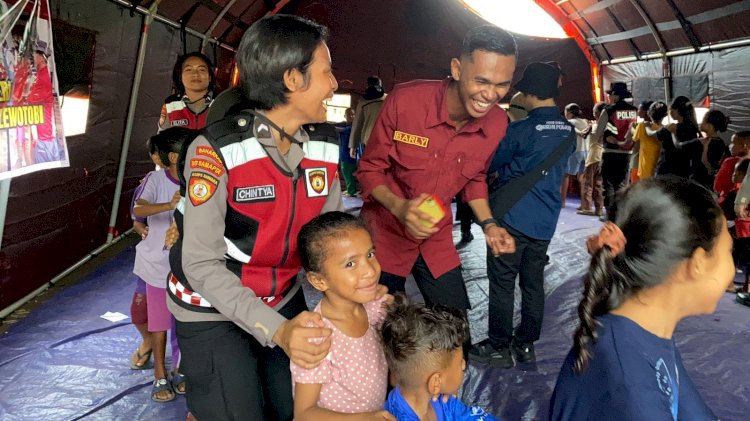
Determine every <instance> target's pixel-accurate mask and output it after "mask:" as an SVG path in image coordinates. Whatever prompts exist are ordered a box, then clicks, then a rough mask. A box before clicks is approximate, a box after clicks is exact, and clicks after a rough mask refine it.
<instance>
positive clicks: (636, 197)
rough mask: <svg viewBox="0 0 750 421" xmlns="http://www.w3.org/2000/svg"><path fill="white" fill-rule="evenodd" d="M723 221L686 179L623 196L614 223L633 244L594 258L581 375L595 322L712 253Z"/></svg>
mask: <svg viewBox="0 0 750 421" xmlns="http://www.w3.org/2000/svg"><path fill="white" fill-rule="evenodd" d="M722 218H723V212H722V210H721V208H720V207H719V205H717V204H716V200H715V199H714V197H713V195H712V193H711V192H710V191H708V190H707V189H706V188H705V187H703V186H701V185H699V184H697V183H696V182H694V181H690V180H686V179H683V178H678V177H674V176H664V177H662V176H659V177H650V178H647V179H645V180H641V181H639V182H638V183H636V184H634V185H632V186H630V187H628V188H626V189H624V190H622V191H620V192H619V193H618V198H617V200H616V201H615V206H614V207H613V208H612V210H611V211H610V220H611V221H612V222H614V223H615V224H616V225H617V226H618V227H620V229H621V230H622V233H623V235H624V236H625V239H626V240H627V243H626V245H625V249H624V250H623V251H622V252H620V253H619V254H617V255H613V254H612V253H611V250H610V248H609V247H608V246H604V247H602V248H601V249H600V250H598V251H596V252H595V253H594V254H593V255H592V256H591V264H590V266H589V272H588V274H587V275H586V279H585V281H584V291H583V298H582V300H581V302H580V304H579V305H578V316H579V318H580V321H581V323H580V326H579V328H578V330H577V331H576V333H575V337H574V350H575V352H576V354H577V357H576V361H575V370H576V372H578V373H581V372H583V371H584V370H585V369H586V367H587V364H588V360H589V358H590V353H589V344H590V343H591V342H593V341H595V340H596V327H597V322H596V320H595V319H596V318H597V317H599V316H601V315H603V314H606V313H608V312H609V311H610V310H612V309H615V308H617V307H619V306H620V305H621V304H622V303H623V302H624V301H625V300H627V299H628V298H630V297H632V296H634V295H635V294H637V293H638V292H640V291H642V290H645V289H648V288H651V287H653V286H656V285H659V284H661V283H662V282H664V281H665V280H666V279H667V278H668V277H669V276H670V274H671V273H672V271H673V270H674V268H675V267H676V266H677V265H678V264H679V263H680V262H682V261H683V260H685V259H688V258H690V256H692V254H693V252H694V251H695V250H696V249H697V248H699V247H700V248H702V249H703V250H706V251H707V252H711V251H712V250H713V248H714V245H715V243H716V241H717V239H718V238H719V235H720V233H721V230H722ZM724 229H726V228H724ZM706 282H708V281H706Z"/></svg>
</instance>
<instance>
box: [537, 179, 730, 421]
mask: <svg viewBox="0 0 750 421" xmlns="http://www.w3.org/2000/svg"><path fill="white" fill-rule="evenodd" d="M613 211H614V212H613V213H612V214H611V218H612V219H611V222H608V223H607V224H606V225H605V226H604V228H602V232H601V233H600V234H599V235H598V236H595V237H591V238H590V239H589V240H588V242H587V246H588V249H589V252H590V253H592V256H591V266H590V268H589V273H588V275H587V277H586V280H585V284H584V292H583V299H582V300H581V303H580V304H579V306H578V314H579V316H580V327H579V328H578V330H577V331H576V333H575V338H574V345H573V349H572V350H571V351H570V353H569V354H568V356H567V358H566V359H565V362H564V363H563V366H562V368H561V369H560V374H559V377H558V378H557V384H556V386H555V390H554V392H553V395H552V401H551V403H550V413H549V419H550V420H608V421H617V420H628V421H629V420H650V421H659V420H664V421H677V420H701V421H702V420H716V419H717V417H716V415H714V414H713V412H711V409H709V407H708V406H707V405H706V403H705V402H704V401H703V399H702V398H701V396H700V394H699V393H698V391H697V390H696V388H695V385H694V384H693V382H692V380H690V376H689V375H688V372H687V370H686V369H685V366H684V365H683V362H682V358H681V356H680V352H679V350H678V349H677V347H676V346H675V342H674V339H673V337H672V335H673V332H674V330H675V327H676V326H677V323H678V322H679V321H680V320H682V319H683V318H685V317H687V316H691V315H697V314H710V313H713V311H714V310H715V309H716V304H717V302H718V301H719V298H720V297H721V296H722V294H723V293H724V290H725V289H726V288H727V286H728V285H729V284H731V282H732V279H733V278H734V262H733V261H732V239H731V237H730V235H729V232H728V230H727V223H726V219H725V218H724V215H723V213H722V211H721V208H720V207H719V206H718V205H717V204H716V201H715V200H714V198H713V196H712V195H711V192H709V191H708V190H707V189H705V188H704V187H702V186H700V185H698V184H697V183H695V182H693V181H688V180H685V179H682V178H677V177H674V176H669V177H655V178H648V179H645V180H641V181H639V182H638V183H636V184H634V185H633V186H631V187H630V188H628V189H627V190H626V191H625V192H624V193H622V196H621V197H620V198H618V200H617V201H616V202H615V207H614V209H613Z"/></svg>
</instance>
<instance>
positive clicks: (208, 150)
mask: <svg viewBox="0 0 750 421" xmlns="http://www.w3.org/2000/svg"><path fill="white" fill-rule="evenodd" d="M195 154H196V155H203V156H207V157H209V158H212V159H213V160H214V161H216V163H217V164H222V165H223V163H222V162H221V158H220V157H219V154H218V153H216V151H215V150H214V148H212V147H210V146H198V147H197V148H196V149H195Z"/></svg>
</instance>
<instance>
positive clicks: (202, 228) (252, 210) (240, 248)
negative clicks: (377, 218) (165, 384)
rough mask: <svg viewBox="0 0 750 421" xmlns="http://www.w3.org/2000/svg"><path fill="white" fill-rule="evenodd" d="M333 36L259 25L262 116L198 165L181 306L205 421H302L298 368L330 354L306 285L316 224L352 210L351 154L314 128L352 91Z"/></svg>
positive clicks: (216, 145)
mask: <svg viewBox="0 0 750 421" xmlns="http://www.w3.org/2000/svg"><path fill="white" fill-rule="evenodd" d="M326 34H327V30H326V28H325V27H323V26H320V25H318V24H316V23H314V22H312V21H309V20H307V19H304V18H300V17H296V16H290V15H275V16H270V17H267V18H264V19H261V20H259V21H257V22H255V23H254V24H253V25H252V26H251V27H250V29H248V30H247V32H246V33H245V35H244V36H243V38H242V42H241V43H240V46H239V49H238V51H237V62H238V66H239V71H240V78H241V81H242V83H243V85H244V88H245V93H246V96H247V99H248V100H249V102H250V103H252V104H253V107H254V109H253V110H244V111H241V112H240V113H238V114H235V115H231V116H228V117H226V118H224V119H223V120H219V121H217V122H216V123H213V124H211V125H210V126H208V127H207V128H206V130H205V131H204V134H203V135H201V136H198V137H197V138H196V140H195V141H193V142H192V144H191V145H190V146H189V147H188V148H187V151H186V156H185V157H184V170H183V180H182V181H183V183H184V184H183V185H185V186H186V187H185V190H186V191H185V192H184V194H183V196H184V197H185V198H184V199H183V200H182V202H181V203H180V205H178V208H177V212H175V220H176V222H177V226H178V228H179V230H180V239H179V240H178V241H177V243H176V244H174V246H173V247H172V249H171V253H170V264H171V268H172V275H171V276H170V278H169V280H168V288H167V289H168V295H169V297H168V298H167V301H168V306H169V309H170V311H172V313H173V314H174V316H175V318H176V319H177V335H178V338H179V341H180V347H181V348H182V352H183V358H182V364H181V367H180V368H181V370H182V372H183V373H184V374H185V375H186V376H187V385H188V389H187V404H188V409H189V410H190V411H191V413H192V414H193V415H195V417H196V418H197V419H198V420H249V419H253V420H262V419H266V420H291V419H292V417H293V404H294V402H293V399H292V380H291V375H290V371H289V359H290V358H291V359H292V360H293V361H294V362H295V363H296V364H298V365H300V366H302V367H305V368H311V367H315V366H317V365H318V364H319V363H320V362H321V361H322V360H323V358H324V357H325V356H326V354H327V353H328V349H329V347H330V338H329V336H330V333H331V332H330V330H329V329H325V328H323V327H322V326H323V324H322V320H321V319H320V315H319V314H317V313H310V312H308V311H306V310H307V305H306V303H305V298H304V295H303V294H302V290H301V288H300V286H299V284H298V283H297V282H296V280H297V274H298V272H299V270H300V260H299V256H298V254H297V243H296V239H297V233H298V232H299V230H300V229H301V227H302V225H304V224H305V223H307V222H308V221H310V220H311V219H312V218H313V217H315V216H316V215H319V214H321V213H324V212H328V211H332V210H342V209H343V204H342V202H341V187H340V185H339V180H338V171H337V168H338V158H339V149H338V144H331V143H328V142H323V141H313V140H310V139H309V137H308V135H307V133H306V132H305V131H304V130H303V129H302V126H303V125H304V124H306V123H321V122H324V121H325V120H326V109H325V106H324V105H323V101H325V100H326V99H330V98H331V97H332V96H333V93H334V92H335V91H336V89H337V87H338V84H337V82H336V78H335V77H334V76H333V73H332V71H331V58H330V53H329V51H328V47H327V45H326ZM382 289H383V290H385V287H383V288H382ZM382 293H384V291H382V292H381V294H382ZM313 338H316V339H315V340H313Z"/></svg>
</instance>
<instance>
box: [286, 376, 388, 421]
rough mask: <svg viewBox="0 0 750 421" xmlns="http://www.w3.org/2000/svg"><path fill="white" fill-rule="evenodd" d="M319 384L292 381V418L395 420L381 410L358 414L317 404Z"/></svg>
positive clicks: (306, 420) (305, 420) (303, 420)
mask: <svg viewBox="0 0 750 421" xmlns="http://www.w3.org/2000/svg"><path fill="white" fill-rule="evenodd" d="M320 389H321V385H320V384H305V383H296V382H295V383H294V419H295V420H296V421H317V420H320V421H348V420H352V421H353V420H365V421H396V418H395V417H394V416H393V415H391V414H390V412H388V411H385V410H381V411H374V412H365V413H359V414H343V413H341V412H334V411H331V410H328V409H323V408H320V407H319V406H318V400H320Z"/></svg>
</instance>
